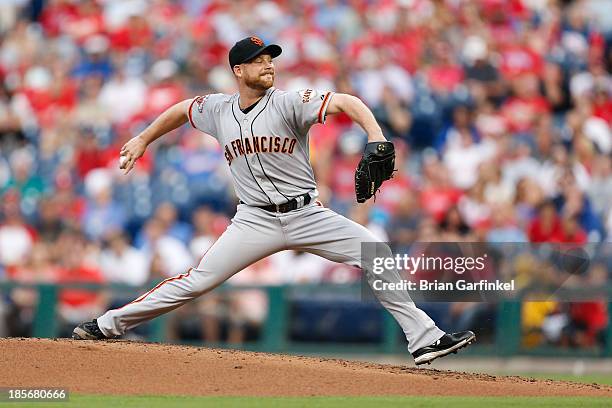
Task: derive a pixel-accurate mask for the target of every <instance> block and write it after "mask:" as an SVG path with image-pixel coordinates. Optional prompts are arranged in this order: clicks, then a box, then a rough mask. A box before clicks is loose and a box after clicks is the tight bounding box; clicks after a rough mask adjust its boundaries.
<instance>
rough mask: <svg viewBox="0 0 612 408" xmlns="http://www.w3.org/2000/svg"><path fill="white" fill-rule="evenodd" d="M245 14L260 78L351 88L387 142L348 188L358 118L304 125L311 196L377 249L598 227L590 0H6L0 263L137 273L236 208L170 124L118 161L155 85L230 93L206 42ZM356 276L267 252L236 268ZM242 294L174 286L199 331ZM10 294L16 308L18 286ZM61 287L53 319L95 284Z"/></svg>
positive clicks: (577, 237) (610, 186) (607, 18)
mask: <svg viewBox="0 0 612 408" xmlns="http://www.w3.org/2000/svg"><path fill="white" fill-rule="evenodd" d="M253 34H255V35H258V36H259V37H261V38H262V39H264V41H266V42H276V43H278V44H280V45H281V46H282V47H283V54H282V55H281V56H280V57H279V58H278V59H277V60H275V65H276V86H277V87H279V88H282V89H301V88H314V89H319V90H322V91H326V90H334V91H337V92H346V93H351V94H355V95H357V96H359V97H360V98H361V99H362V100H363V101H364V102H365V103H366V104H367V105H368V106H369V107H370V108H371V109H372V110H373V112H374V114H375V116H376V118H377V119H378V121H379V123H380V124H381V126H382V127H383V130H384V133H385V135H386V136H387V137H388V138H390V139H391V140H393V141H394V143H395V145H396V149H397V160H396V163H397V165H396V166H397V167H398V168H399V172H397V173H396V176H395V177H394V178H393V179H392V180H390V181H388V182H386V183H385V185H384V188H383V189H382V190H381V192H380V193H379V194H378V195H377V197H376V200H375V202H369V203H368V204H367V205H360V206H356V205H355V199H354V170H355V167H356V165H357V162H358V161H359V159H360V155H361V152H362V148H363V145H364V143H365V141H366V136H365V134H364V133H363V132H362V131H361V130H360V129H359V128H358V127H356V126H355V125H353V124H352V123H351V122H350V120H348V118H347V117H345V116H342V115H340V116H336V117H330V118H329V120H328V122H327V124H326V125H324V126H320V125H317V126H315V127H313V129H312V130H311V151H312V153H311V160H312V164H313V167H314V169H315V173H316V177H317V180H318V183H319V191H320V193H321V197H320V198H321V200H322V201H323V202H324V203H325V205H327V206H329V207H331V208H333V209H334V210H336V211H338V212H340V213H342V214H344V215H346V216H348V217H350V218H352V219H354V220H355V221H357V222H359V223H361V224H363V225H365V226H367V227H368V228H370V229H371V230H372V232H374V234H376V235H377V236H378V237H380V238H381V239H383V240H387V241H389V242H390V243H391V244H392V246H393V247H394V249H395V250H397V251H402V250H406V249H407V248H408V246H409V245H410V243H411V242H414V241H415V240H419V241H428V242H431V241H461V240H468V241H481V242H558V243H586V242H591V243H602V244H603V243H606V242H609V241H611V240H612V161H611V152H612V134H611V125H612V98H611V95H612V77H611V76H610V70H611V67H612V51H611V45H612V13H610V8H609V2H607V1H606V0H577V1H561V0H479V1H476V0H397V1H392V0H379V1H373V0H372V1H368V0H345V1H341V0H308V1H294V0H277V1H272V0H270V1H254V0H239V1H222V0H210V1H206V0H204V1H200V0H176V1H170V0H150V1H145V0H80V1H76V0H32V1H27V0H9V1H3V2H0V197H1V205H0V206H1V208H0V216H1V220H0V280H2V279H5V280H7V279H8V280H16V281H21V282H39V281H47V282H72V281H85V282H111V283H125V284H130V285H143V284H144V283H145V282H147V281H149V280H151V279H159V278H163V277H167V276H172V275H174V274H177V273H182V272H184V271H185V270H186V269H187V268H188V267H189V266H191V265H193V264H194V263H197V261H198V259H199V257H200V256H201V254H203V252H204V251H205V250H206V248H207V247H209V246H210V245H211V244H212V243H213V242H214V241H215V239H216V238H217V237H218V236H219V235H220V234H221V233H222V232H223V231H224V229H225V227H226V226H227V225H228V223H229V220H230V218H231V216H232V215H233V212H234V211H235V205H236V198H235V196H234V192H233V189H232V186H231V180H230V178H229V172H228V171H227V168H226V166H225V164H224V160H223V155H222V152H221V150H220V148H219V146H218V145H217V144H216V142H215V141H214V139H212V138H210V137H208V136H207V135H204V134H202V133H199V132H197V131H195V130H193V129H192V128H190V127H188V126H184V127H182V128H181V129H179V130H177V131H175V132H173V133H171V134H169V135H166V136H165V137H164V138H162V139H161V140H159V141H157V142H156V143H155V144H154V145H153V146H151V147H150V149H149V150H148V152H147V153H146V155H145V156H144V157H143V159H141V160H140V161H139V162H138V164H137V166H136V169H135V170H134V171H133V172H132V173H131V174H130V175H128V176H125V175H123V174H122V173H121V172H120V171H119V169H118V152H119V149H120V147H121V146H122V145H123V143H125V142H126V141H127V140H128V139H129V138H130V137H133V136H134V135H136V134H137V133H138V132H139V131H140V130H142V129H143V128H144V127H145V126H146V125H147V124H148V123H149V122H150V121H151V120H152V119H154V118H155V117H156V116H157V115H158V114H159V113H161V112H162V111H163V110H164V109H165V108H167V107H169V106H170V105H172V104H174V103H176V102H178V101H180V100H182V99H185V98H190V97H193V96H196V95H202V94H206V93H211V92H224V93H233V92H235V91H236V87H235V83H234V80H233V77H232V74H231V71H230V69H229V67H228V62H227V52H228V49H229V48H230V47H231V46H232V45H233V43H234V42H235V41H237V40H239V39H241V38H243V37H245V36H248V35H253ZM288 265H291V267H290V268H288V267H287V266H288ZM289 271H290V272H289ZM358 279H359V272H358V271H355V270H353V269H351V268H347V267H343V266H339V265H335V264H331V263H329V262H327V261H323V260H320V259H318V258H316V257H315V256H312V255H309V254H300V253H289V252H287V253H281V254H279V255H277V256H275V257H271V258H269V259H266V260H263V261H262V262H260V263H258V264H256V265H254V266H252V267H250V268H249V269H248V270H246V271H244V272H243V273H241V274H238V275H236V277H235V281H236V282H235V284H236V285H240V284H241V283H242V284H253V283H262V282H265V283H293V282H352V281H353V282H354V281H356V280H358ZM250 293H251V295H252V296H251V297H249V296H245V297H244V299H228V298H223V299H221V297H219V298H216V299H215V298H212V299H209V300H206V301H203V303H202V305H204V304H205V303H206V302H210V303H211V304H212V305H209V306H201V305H198V306H194V307H198V308H201V310H204V311H207V312H203V313H204V314H206V313H208V312H210V311H212V315H213V316H212V317H211V318H210V319H208V318H207V319H204V320H205V323H204V326H205V328H204V331H205V332H207V333H214V332H215V330H214V329H213V328H212V327H213V326H214V324H212V325H211V324H210V322H211V321H213V322H214V321H215V319H217V320H218V319H219V316H223V315H225V316H236V318H235V320H236V324H235V327H244V322H245V321H254V322H258V321H259V322H261V320H262V319H263V317H262V316H264V315H265V308H266V305H265V298H262V297H261V296H259V295H258V294H257V292H250ZM11 297H12V300H11V302H12V303H14V304H18V305H21V307H20V308H18V311H17V312H15V313H29V312H27V310H29V309H28V305H30V306H32V305H33V304H34V303H35V299H34V298H33V294H32V293H31V292H28V291H16V292H15V293H13V294H12V295H11ZM60 300H61V302H60V303H61V313H62V316H63V317H64V318H65V319H66V320H67V321H77V320H82V318H83V317H84V316H85V315H91V314H94V315H95V313H97V311H101V310H102V309H104V308H105V307H106V306H107V305H108V304H109V301H110V300H109V299H107V298H106V297H104V296H103V295H96V294H91V293H89V294H88V293H86V292H85V293H84V292H82V291H78V290H77V291H75V290H70V291H64V292H63V293H62V296H61V299H60ZM249 302H250V303H249ZM254 305H257V306H254ZM24 310H25V311H26V312H24ZM236 310H238V311H236ZM251 312H252V313H251ZM605 312H606V311H605V310H604V311H603V313H605ZM10 313H13V312H10ZM10 313H9V314H10ZM249 313H251V314H252V315H249ZM583 315H588V313H583ZM566 316H570V318H571V313H566ZM606 316H607V315H606ZM15 321H19V319H16V320H15ZM206 327H208V329H206ZM15 330H18V328H16V329H15ZM13 332H15V331H14V330H13ZM233 336H234V337H233V338H236V339H239V338H241V336H244V333H242V334H241V333H240V332H237V333H235V334H233ZM212 337H215V336H214V335H212Z"/></svg>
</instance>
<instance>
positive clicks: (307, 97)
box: [298, 89, 317, 103]
mask: <svg viewBox="0 0 612 408" xmlns="http://www.w3.org/2000/svg"><path fill="white" fill-rule="evenodd" d="M298 93H299V94H300V96H301V97H302V103H308V102H310V101H311V100H312V99H314V98H315V97H316V96H317V91H315V90H312V89H304V90H301V91H299V92H298Z"/></svg>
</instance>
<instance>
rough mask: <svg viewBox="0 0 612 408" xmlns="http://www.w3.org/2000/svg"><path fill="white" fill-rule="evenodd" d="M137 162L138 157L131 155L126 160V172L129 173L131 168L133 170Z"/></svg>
mask: <svg viewBox="0 0 612 408" xmlns="http://www.w3.org/2000/svg"><path fill="white" fill-rule="evenodd" d="M135 162H136V159H135V158H134V157H133V156H129V159H128V160H127V161H126V162H125V173H124V174H128V173H129V172H130V170H132V168H133V167H134V163H135Z"/></svg>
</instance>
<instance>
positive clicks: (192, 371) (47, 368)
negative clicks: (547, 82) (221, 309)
mask: <svg viewBox="0 0 612 408" xmlns="http://www.w3.org/2000/svg"><path fill="white" fill-rule="evenodd" d="M0 350H1V351H2V352H1V353H0V372H1V373H2V375H1V376H0V387H61V388H67V389H68V390H69V391H70V392H74V393H81V394H115V395H116V394H139V395H231V396H239V395H249V396H314V395H336V396H348V395H422V396H425V395H477V396H488V395H496V396H565V395H567V396H570V395H571V396H612V387H609V386H604V385H594V384H576V383H571V382H560V381H547V380H534V379H527V378H521V377H496V376H491V375H485V374H468V373H457V372H451V371H439V370H429V369H421V368H414V367H402V366H391V365H382V364H368V363H358V362H352V361H344V360H333V359H322V358H321V359H320V358H311V357H294V356H286V355H279V354H265V353H252V352H244V351H232V350H217V349H208V348H201V347H189V346H175V345H162V344H151V343H133V342H128V341H101V342H93V341H73V340H67V339H61V340H47V339H17V338H14V339H0Z"/></svg>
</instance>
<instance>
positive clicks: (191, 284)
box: [73, 37, 475, 365]
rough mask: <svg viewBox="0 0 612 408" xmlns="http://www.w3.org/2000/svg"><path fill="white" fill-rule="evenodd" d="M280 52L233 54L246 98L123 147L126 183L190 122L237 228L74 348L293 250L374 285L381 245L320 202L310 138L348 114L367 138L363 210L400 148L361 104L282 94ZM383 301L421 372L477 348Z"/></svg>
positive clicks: (101, 320)
mask: <svg viewBox="0 0 612 408" xmlns="http://www.w3.org/2000/svg"><path fill="white" fill-rule="evenodd" d="M281 52H282V50H281V48H280V47H279V46H278V45H274V44H271V45H265V44H264V43H263V41H262V40H261V39H259V38H257V37H248V38H245V39H243V40H241V41H238V42H237V43H236V44H235V45H234V46H233V47H232V49H231V50H230V52H229V64H230V68H231V69H232V71H233V74H234V76H235V78H236V81H237V82H238V89H239V91H238V93H236V94H233V95H224V94H210V95H205V96H198V97H196V98H193V99H189V100H185V101H183V102H180V103H177V104H176V105H174V106H172V107H170V108H169V109H168V110H166V111H165V112H164V113H162V114H161V115H160V116H159V117H158V118H157V119H156V120H155V121H154V122H153V123H152V124H151V125H150V126H149V127H147V128H146V129H145V130H144V131H143V132H142V133H141V134H139V135H138V136H136V137H134V138H132V139H131V140H130V141H128V142H127V143H126V144H125V145H124V146H123V148H122V149H121V156H122V162H121V168H122V169H124V170H125V173H126V174H127V173H128V172H129V171H130V170H131V169H132V168H133V167H134V164H135V163H136V161H137V160H138V159H139V158H140V157H142V155H143V154H144V152H145V150H146V148H147V146H148V145H149V144H150V143H152V142H153V141H155V140H156V139H158V138H159V137H161V136H163V135H164V134H166V133H168V132H170V131H172V130H174V129H176V128H178V127H179V126H181V125H183V124H185V123H186V122H189V124H190V125H191V126H193V127H194V128H196V129H198V130H200V131H202V132H205V133H207V134H209V135H212V136H213V137H214V138H216V139H217V141H218V142H219V144H220V145H221V147H222V149H223V152H224V156H225V159H226V161H227V164H228V166H229V169H230V172H231V175H232V177H233V182H234V186H235V189H236V193H237V195H238V198H239V199H240V201H239V204H238V207H237V211H236V214H235V216H234V218H233V219H232V222H231V224H230V225H229V227H228V228H227V230H226V231H225V232H224V233H223V234H222V235H221V237H220V238H219V239H218V240H217V241H216V242H215V243H214V245H212V247H211V248H210V249H209V250H208V251H207V252H206V253H205V254H204V255H203V256H202V259H201V261H200V263H199V264H198V265H197V266H196V267H194V268H191V269H190V270H188V271H187V272H186V273H184V274H182V275H178V276H175V277H173V278H169V279H166V280H164V281H163V282H161V283H160V284H158V285H157V286H156V287H154V288H153V289H151V290H150V291H148V292H147V293H144V294H143V295H141V296H139V297H138V298H136V299H135V300H133V301H132V302H130V303H128V304H127V305H125V306H123V307H121V308H119V309H114V310H109V311H107V312H106V313H104V314H103V315H102V316H100V317H98V318H97V319H94V320H93V321H91V322H85V323H82V324H80V325H78V326H77V327H76V328H75V329H74V332H73V338H74V339H83V340H92V339H93V340H97V339H106V338H113V337H116V336H121V335H123V334H124V333H125V332H126V330H129V329H131V328H133V327H136V326H138V325H139V324H141V323H143V322H145V321H148V320H150V319H153V318H155V317H157V316H159V315H161V314H164V313H167V312H169V311H171V310H174V309H176V308H178V307H180V306H181V305H183V304H185V303H186V302H188V301H190V300H192V299H195V298H197V297H199V296H201V295H203V294H205V293H207V292H209V291H211V290H213V289H214V288H215V287H217V286H219V285H220V284H222V283H223V282H224V281H225V280H227V279H228V278H229V277H231V276H232V275H233V274H235V273H237V272H239V271H240V270H242V269H244V268H245V267H246V266H248V265H250V264H252V263H254V262H256V261H258V260H260V259H262V258H264V257H267V256H268V255H271V254H273V253H275V252H278V251H282V250H285V249H295V250H300V251H308V252H311V253H314V254H317V255H319V256H322V257H324V258H327V259H330V260H332V261H335V262H343V263H346V264H349V265H353V266H357V267H360V268H362V270H363V271H364V273H365V274H366V277H367V280H368V282H370V281H371V279H370V277H371V276H372V271H370V270H367V265H362V260H361V243H362V242H377V241H379V240H378V239H376V237H374V235H372V234H371V233H370V232H369V231H368V230H367V229H366V228H364V227H363V226H361V225H359V224H357V223H355V222H353V221H351V220H349V219H347V218H344V217H343V216H341V215H339V214H336V213H335V212H334V211H332V210H330V209H328V208H325V207H324V206H323V205H322V204H321V203H320V202H319V201H318V200H317V196H318V191H317V185H316V182H315V179H314V174H313V170H312V167H311V165H310V160H309V139H308V131H309V129H310V127H311V126H312V125H314V124H315V123H325V118H326V117H327V115H333V114H336V113H340V112H344V113H345V114H347V115H348V116H349V117H350V118H351V119H352V120H353V121H354V122H356V123H357V124H359V125H360V126H361V127H362V128H363V129H364V130H365V132H366V133H367V135H368V143H367V145H366V147H365V151H364V155H363V158H362V160H361V162H360V163H359V166H358V168H357V170H356V173H355V191H356V195H357V201H358V202H364V201H366V200H367V199H368V198H370V197H372V195H374V194H375V193H376V191H377V190H378V188H379V187H380V186H381V184H382V183H383V181H385V180H387V179H389V178H390V177H391V176H392V174H393V171H394V158H395V154H394V148H393V144H392V143H391V142H388V141H387V140H386V139H385V137H384V136H383V134H382V131H381V129H380V127H379V126H378V124H377V123H376V120H375V118H374V116H373V114H372V112H371V111H370V110H369V109H368V108H367V107H366V106H365V105H364V104H363V103H362V102H361V101H360V100H359V99H358V98H356V97H354V96H351V95H347V94H340V93H334V92H318V91H315V90H312V89H306V90H302V91H299V92H297V91H296V92H285V91H282V90H280V89H276V88H274V86H273V85H274V74H275V72H274V63H273V58H276V57H278V56H279V55H280V54H281ZM382 247H383V248H384V252H385V253H384V254H377V256H380V255H382V256H388V257H391V256H392V254H391V250H390V249H389V247H388V246H387V245H386V244H384V245H382ZM376 279H383V280H385V281H388V282H398V281H400V277H399V274H398V273H397V271H396V270H391V271H385V272H383V274H382V275H377V276H376ZM375 293H377V292H375ZM377 297H378V299H379V301H380V302H381V303H382V305H383V306H384V307H385V308H386V309H387V310H388V311H389V312H390V313H391V314H392V315H393V317H394V318H395V319H396V320H397V322H398V323H399V325H400V326H401V328H402V329H403V331H404V333H405V335H406V339H407V341H408V350H409V351H410V352H411V353H412V355H413V357H414V359H415V363H416V364H417V365H418V364H424V363H430V362H431V361H433V360H434V359H436V358H438V357H442V356H445V355H447V354H449V353H452V352H456V351H457V350H458V349H460V348H462V347H464V346H466V345H468V344H470V343H472V342H473V341H474V340H475V335H474V333H473V332H471V331H466V332H460V333H452V334H447V333H445V332H444V331H442V330H440V329H439V328H438V327H436V325H435V323H434V322H433V320H432V319H431V318H429V316H427V314H425V312H423V311H422V310H420V309H418V308H417V307H416V306H415V304H414V303H413V302H412V300H411V299H410V297H409V296H408V294H407V293H406V292H402V293H400V294H394V295H393V296H388V295H385V294H382V293H377Z"/></svg>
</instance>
